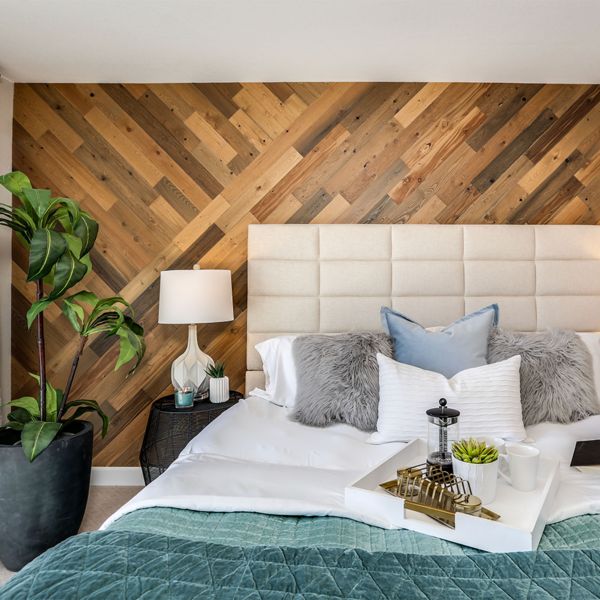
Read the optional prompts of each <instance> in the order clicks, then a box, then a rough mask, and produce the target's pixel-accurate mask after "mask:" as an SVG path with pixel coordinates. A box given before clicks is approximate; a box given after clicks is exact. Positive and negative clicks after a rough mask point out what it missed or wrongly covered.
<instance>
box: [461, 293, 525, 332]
mask: <svg viewBox="0 0 600 600" xmlns="http://www.w3.org/2000/svg"><path fill="white" fill-rule="evenodd" d="M494 303H495V304H497V305H498V308H499V309H500V326H501V327H504V328H506V329H513V330H514V331H536V329H537V327H536V324H537V311H536V303H535V297H534V296H498V295H494V296H469V297H467V298H465V313H470V312H473V311H475V310H479V309H480V308H483V307H484V306H489V305H490V304H494Z"/></svg>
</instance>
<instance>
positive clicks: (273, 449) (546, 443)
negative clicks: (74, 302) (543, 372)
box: [103, 397, 600, 528]
mask: <svg viewBox="0 0 600 600" xmlns="http://www.w3.org/2000/svg"><path fill="white" fill-rule="evenodd" d="M527 433H528V435H529V437H530V439H531V440H532V441H535V443H536V445H537V446H538V447H539V448H540V450H541V451H542V452H543V453H544V455H546V456H548V457H552V458H556V459H558V460H559V461H560V462H561V467H560V477H561V485H560V488H559V491H558V493H557V496H556V499H555V503H554V507H553V510H552V512H551V514H550V521H551V522H556V521H560V520H562V519H566V518H569V517H573V516H578V515H582V514H589V513H597V512H600V474H590V473H580V472H578V471H576V470H575V469H572V468H570V467H569V462H570V459H571V455H572V453H573V448H574V445H575V442H576V441H577V440H580V439H593V438H596V437H598V435H599V434H600V416H595V417H590V418H588V419H585V420H583V421H580V422H578V423H572V424H569V425H559V424H552V423H544V424H540V425H536V426H534V427H531V428H529V429H528V431H527ZM368 436H369V434H368V433H365V432H361V431H358V430H357V429H355V428H353V427H350V426H348V425H344V424H337V425H334V426H331V427H327V428H323V429H319V428H315V427H307V426H304V425H301V424H299V423H297V422H294V421H292V420H291V419H290V418H289V409H286V408H284V407H281V406H277V405H275V404H272V403H270V402H268V401H266V400H264V399H262V398H256V397H249V398H247V399H245V400H242V401H240V402H239V403H238V405H236V406H235V407H233V408H231V409H229V410H228V411H226V412H225V413H224V414H223V415H222V416H221V417H220V418H219V419H217V420H215V421H214V422H213V423H211V424H210V425H209V426H208V427H206V428H205V429H204V430H203V431H202V432H201V433H200V434H199V435H198V436H197V437H196V438H194V439H193V440H192V441H191V442H190V443H189V444H188V446H187V447H186V448H185V449H184V451H183V452H182V453H181V456H180V457H179V458H178V459H177V461H175V463H173V465H171V467H170V468H169V469H168V470H167V471H166V472H165V473H164V474H163V475H161V476H160V477H159V478H158V479H156V480H155V481H153V482H152V483H151V484H150V485H148V486H147V487H146V488H144V489H143V490H142V491H141V492H140V493H139V494H138V495H137V496H135V497H134V498H133V499H132V500H131V501H130V502H128V503H127V504H126V505H125V506H123V507H122V508H121V509H120V510H119V511H117V512H116V513H115V514H114V515H112V516H111V517H110V518H109V519H108V520H107V522H106V523H105V524H104V525H103V527H106V526H108V525H109V524H110V523H112V522H114V521H115V520H116V519H118V518H119V517H121V516H123V515H125V514H127V513H129V512H131V511H133V510H137V509H140V508H149V507H159V506H162V507H171V508H182V509H190V510H200V511H216V512H240V511H251V512H258V513H265V514H275V515H292V516H337V517H346V518H351V519H358V520H362V521H365V522H366V523H368V524H370V525H376V526H379V527H384V528H385V527H390V524H389V523H387V522H386V521H384V520H382V519H381V518H379V517H378V516H377V515H371V516H367V517H365V515H357V514H355V513H353V512H352V511H350V510H349V509H348V508H346V506H345V504H344V488H345V487H346V486H347V485H348V484H349V483H351V482H353V481H355V480H356V479H357V478H358V477H360V476H362V475H363V474H365V473H366V472H368V471H370V470H371V469H372V468H373V467H374V466H376V465H377V464H379V463H380V462H382V461H383V460H385V459H387V458H389V457H390V456H392V455H393V454H395V453H396V452H398V451H399V450H400V449H401V448H402V444H400V443H393V444H381V445H373V444H369V443H367V438H368Z"/></svg>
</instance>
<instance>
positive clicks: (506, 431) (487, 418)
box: [368, 354, 527, 444]
mask: <svg viewBox="0 0 600 600" xmlns="http://www.w3.org/2000/svg"><path fill="white" fill-rule="evenodd" d="M377 362H378V364H379V416H378V419H377V431H376V432H375V433H373V434H372V435H371V437H370V438H369V440H368V441H369V442H370V443H372V444H383V443H386V442H403V441H408V440H411V439H414V438H423V439H426V438H427V417H426V415H425V411H426V410H427V409H428V408H433V407H435V406H437V405H438V401H439V399H440V398H446V399H447V400H448V406H449V407H451V408H456V409H458V410H459V411H460V417H459V430H460V437H479V436H484V435H485V436H489V437H501V438H505V439H510V440H523V439H525V438H526V437H527V434H526V433H525V427H524V426H523V417H522V414H521V392H520V377H519V367H520V366H521V357H520V356H513V357H512V358H509V359H507V360H504V361H502V362H498V363H494V364H490V365H483V366H482V367H475V368H473V369H465V370H464V371H461V372H460V373H457V374H456V375H455V376H454V377H452V379H446V378H445V377H444V376H443V375H441V374H439V373H434V372H433V371H425V370H423V369H419V368H418V367H413V366H411V365H405V364H402V363H399V362H396V361H395V360H392V359H391V358H388V357H387V356H384V355H383V354H378V355H377Z"/></svg>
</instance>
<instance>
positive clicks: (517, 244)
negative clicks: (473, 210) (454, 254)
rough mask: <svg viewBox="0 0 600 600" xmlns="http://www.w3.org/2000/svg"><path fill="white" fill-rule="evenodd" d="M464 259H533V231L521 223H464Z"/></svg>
mask: <svg viewBox="0 0 600 600" xmlns="http://www.w3.org/2000/svg"><path fill="white" fill-rule="evenodd" d="M463 228H464V236H465V248H464V258H465V260H496V261H497V260H534V258H535V232H534V228H533V227H529V226H526V225H524V226H522V225H465V226H464V227H463Z"/></svg>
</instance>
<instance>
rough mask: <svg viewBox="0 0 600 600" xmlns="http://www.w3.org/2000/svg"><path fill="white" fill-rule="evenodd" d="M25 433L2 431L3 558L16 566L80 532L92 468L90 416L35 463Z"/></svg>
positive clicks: (0, 541) (0, 544) (0, 543)
mask: <svg viewBox="0 0 600 600" xmlns="http://www.w3.org/2000/svg"><path fill="white" fill-rule="evenodd" d="M19 438H20V434H19V433H18V432H14V431H12V430H2V431H0V516H1V517H0V561H2V563H4V566H5V567H6V568H7V569H10V570H11V571H18V570H19V569H21V568H22V567H24V566H25V565H26V564H27V563H28V562H30V561H31V560H33V559H34V558H35V557H36V556H38V555H39V554H41V553H42V552H44V551H45V550H47V549H48V548H51V547H52V546H54V545H56V544H58V542H61V541H62V540H64V539H66V538H68V537H69V536H71V535H75V534H76V533H77V532H78V530H79V527H80V525H81V521H82V519H83V513H84V512H85V506H86V504H87V499H88V492H89V487H90V474H91V470H92V441H93V428H92V424H91V423H89V422H87V421H74V422H73V423H70V424H69V425H68V426H67V427H66V428H65V430H64V431H63V432H62V433H61V434H60V436H59V437H57V438H56V439H55V440H54V441H53V442H52V443H51V444H50V446H48V448H46V450H44V452H42V453H41V454H40V455H39V456H38V457H37V458H36V459H35V460H34V461H33V462H31V463H30V462H29V461H28V460H27V458H25V454H24V453H23V449H22V448H21V445H20V444H19V445H17V446H15V445H13V444H14V443H15V442H18V440H19Z"/></svg>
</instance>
